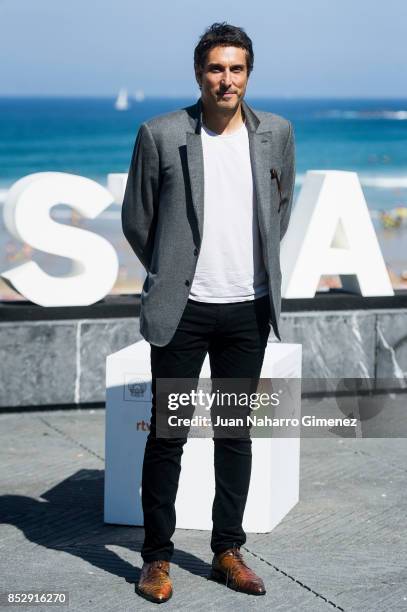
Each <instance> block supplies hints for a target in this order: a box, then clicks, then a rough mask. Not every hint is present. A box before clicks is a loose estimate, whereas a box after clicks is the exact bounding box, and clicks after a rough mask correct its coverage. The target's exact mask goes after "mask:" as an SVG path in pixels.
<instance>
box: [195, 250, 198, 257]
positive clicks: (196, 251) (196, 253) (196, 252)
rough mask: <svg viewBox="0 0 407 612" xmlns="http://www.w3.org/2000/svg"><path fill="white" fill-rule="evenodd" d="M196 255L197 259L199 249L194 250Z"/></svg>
mask: <svg viewBox="0 0 407 612" xmlns="http://www.w3.org/2000/svg"><path fill="white" fill-rule="evenodd" d="M194 255H195V257H196V256H197V255H198V249H194Z"/></svg>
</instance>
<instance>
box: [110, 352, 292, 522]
mask: <svg viewBox="0 0 407 612" xmlns="http://www.w3.org/2000/svg"><path fill="white" fill-rule="evenodd" d="M301 348H302V347H301V345H300V344H283V343H277V342H276V343H274V342H269V343H268V345H267V349H266V354H265V358H264V363H263V368H262V372H261V378H281V379H283V378H284V379H287V378H296V379H300V378H301V355H302V351H301ZM201 378H210V368H209V359H208V357H207V358H206V360H205V362H204V365H203V368H202V371H201ZM300 388H301V385H300V383H299V384H297V385H296V389H297V393H296V395H295V398H294V403H293V407H292V410H291V414H290V415H289V416H291V417H296V418H298V419H299V420H300V421H301V393H300ZM290 406H291V404H290ZM150 415H151V370H150V345H149V344H148V343H147V342H146V341H144V340H141V341H139V342H136V343H135V344H132V345H130V346H128V347H125V348H124V349H122V350H120V351H118V352H116V353H113V354H111V355H108V356H107V358H106V465H105V511H104V520H105V522H106V523H115V524H123V525H139V526H142V525H143V513H142V507H141V472H142V463H143V456H144V448H145V442H146V438H147V435H148V424H149V422H150ZM278 416H287V415H282V414H281V415H278ZM298 431H299V430H298ZM277 435H278V434H277ZM291 435H293V434H291ZM252 453H253V460H252V473H251V481H250V489H249V495H248V499H247V504H246V510H245V515H244V521H243V528H244V529H245V531H246V532H255V533H265V532H269V531H271V530H272V529H273V528H274V527H275V526H276V525H277V524H278V523H279V522H280V521H281V520H282V519H283V518H284V516H285V515H286V514H287V513H288V512H289V511H290V510H291V508H292V507H293V506H295V504H296V503H297V502H298V499H299V473H300V438H299V437H295V438H294V437H267V438H255V437H253V436H252ZM214 493H215V477H214V467H213V440H212V438H211V437H209V438H188V441H187V443H186V444H185V445H184V453H183V455H182V469H181V476H180V481H179V488H178V493H177V500H176V506H175V507H176V515H177V528H181V529H208V530H211V529H212V518H211V517H212V502H213V497H214Z"/></svg>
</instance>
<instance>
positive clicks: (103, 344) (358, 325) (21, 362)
mask: <svg viewBox="0 0 407 612" xmlns="http://www.w3.org/2000/svg"><path fill="white" fill-rule="evenodd" d="M280 330H281V337H282V339H283V342H296V343H300V344H302V346H303V378H304V379H307V381H306V388H307V391H311V392H312V391H318V390H319V388H320V385H319V384H318V379H329V378H370V379H373V384H374V386H375V388H376V389H378V390H381V389H382V390H385V389H390V388H396V389H403V388H407V308H400V309H375V310H337V311H335V310H329V311H323V310H319V311H306V312H286V313H283V314H282V315H281V322H280ZM140 338H141V336H140V333H139V319H138V317H137V316H130V317H129V316H125V317H122V316H120V317H117V318H114V317H109V318H90V319H56V320H55V319H54V320H30V321H23V320H15V321H4V322H1V321H0V364H1V366H0V408H3V409H5V408H13V407H20V406H21V407H24V406H25V407H29V406H38V407H40V406H51V405H52V406H55V405H70V404H88V403H101V402H104V400H105V364H106V356H107V355H108V354H110V353H114V352H115V351H118V350H120V349H122V348H124V347H125V346H128V345H129V344H132V343H133V342H136V341H137V340H140ZM313 381H314V382H313Z"/></svg>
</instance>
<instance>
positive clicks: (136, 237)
mask: <svg viewBox="0 0 407 612" xmlns="http://www.w3.org/2000/svg"><path fill="white" fill-rule="evenodd" d="M159 180H160V179H159V155H158V151H157V146H156V144H155V142H154V139H153V136H152V134H151V131H150V129H149V127H148V126H147V125H146V124H145V123H143V124H142V125H141V126H140V129H139V131H138V134H137V137H136V142H135V145H134V150H133V155H132V158H131V163H130V168H129V174H128V177H127V183H126V189H125V193H124V199H123V205H122V213H121V219H122V229H123V233H124V235H125V237H126V239H127V241H128V242H129V244H130V246H131V248H132V249H133V251H134V252H135V254H136V255H137V257H138V258H139V260H140V261H141V263H142V264H143V266H144V268H145V269H146V270H147V271H148V269H149V264H150V261H151V255H152V252H153V247H154V233H155V227H156V222H157V211H158V200H159V197H158V196H159Z"/></svg>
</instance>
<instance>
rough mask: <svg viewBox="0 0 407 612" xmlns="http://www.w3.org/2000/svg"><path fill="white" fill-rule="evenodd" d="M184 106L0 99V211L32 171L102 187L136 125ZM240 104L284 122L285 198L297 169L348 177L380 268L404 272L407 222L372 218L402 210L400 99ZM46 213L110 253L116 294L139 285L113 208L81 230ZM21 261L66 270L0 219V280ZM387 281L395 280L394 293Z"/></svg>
mask: <svg viewBox="0 0 407 612" xmlns="http://www.w3.org/2000/svg"><path fill="white" fill-rule="evenodd" d="M193 102H194V100H193V99H148V98H146V99H145V100H144V101H142V102H135V101H131V106H130V108H129V110H127V111H123V112H119V111H116V110H115V108H114V100H113V99H106V98H104V99H96V98H86V99H72V98H66V99H62V98H37V99H29V98H20V99H17V98H3V99H0V212H1V201H2V200H3V199H4V197H5V194H6V192H7V190H8V189H9V187H10V186H11V185H12V184H13V183H14V182H15V181H16V180H18V179H19V178H21V177H23V176H26V175H27V174H31V173H33V172H40V171H60V172H70V173H74V174H80V175H83V176H87V177H89V178H92V179H95V180H97V181H99V182H101V183H102V184H106V175H107V174H108V173H111V172H127V170H128V166H129V163H130V158H131V153H132V150H133V145H134V139H135V136H136V133H137V130H138V127H139V125H140V123H141V122H143V121H145V120H146V119H149V118H151V117H153V116H155V115H159V114H162V113H166V112H169V111H172V110H176V109H178V108H181V107H183V106H185V105H187V104H190V103H193ZM247 102H248V103H249V104H250V105H251V106H253V107H254V108H258V109H261V110H267V111H271V112H275V113H278V114H281V115H283V116H284V117H287V118H288V119H290V120H291V121H292V122H293V125H294V128H295V134H296V152H297V181H296V192H295V195H297V194H298V191H299V189H300V188H301V184H302V182H303V180H304V176H305V173H306V171H307V170H312V169H335V170H352V171H355V172H357V173H358V175H359V178H360V181H361V184H362V188H363V191H364V194H365V197H366V201H367V204H368V207H369V209H370V211H371V215H372V219H373V220H374V224H375V228H376V231H377V234H378V238H379V242H380V245H381V247H382V250H383V253H384V256H385V261H386V263H387V264H388V266H389V267H390V268H391V270H392V271H393V272H394V273H395V274H396V275H400V274H401V273H402V272H403V271H405V270H407V220H405V221H404V222H402V223H401V224H400V225H399V226H398V227H384V225H383V223H382V221H381V219H380V211H388V212H390V215H391V214H392V211H394V209H395V208H398V207H407V100H388V99H386V100H361V99H358V100H343V99H342V100H328V99H323V100H297V99H295V100H294V99H278V100H277V99H255V98H250V97H248V98H247ZM54 211H55V213H54V215H55V218H56V219H61V221H62V222H64V220H65V221H67V222H70V223H75V224H76V225H78V226H80V227H86V228H87V229H90V230H92V231H95V232H98V233H100V234H102V235H104V236H105V237H107V238H108V239H109V240H111V242H112V243H113V244H114V245H115V247H116V248H117V250H118V253H119V259H120V263H121V269H120V278H119V281H118V285H117V290H123V287H124V289H125V290H127V289H126V287H127V286H130V287H134V286H136V284H137V283H139V282H140V269H139V268H138V266H137V265H136V264H135V260H134V255H133V254H132V252H131V251H130V249H129V248H128V245H127V243H126V242H125V240H124V239H123V236H122V234H121V226H120V209H119V208H118V206H117V205H112V207H109V208H108V209H106V211H104V213H102V214H101V215H100V216H99V217H98V219H96V220H93V221H91V222H90V221H88V220H84V219H80V218H78V217H77V216H75V215H72V211H71V209H69V208H68V207H67V206H64V205H60V206H57V207H55V209H54ZM29 259H33V260H35V261H37V262H38V263H39V265H41V266H42V267H43V268H44V269H45V270H46V271H48V272H49V273H55V274H59V273H64V272H67V271H68V270H69V267H70V262H69V260H66V259H65V258H61V257H58V256H54V255H45V254H41V253H39V252H33V251H32V250H31V249H30V247H29V246H28V245H21V244H19V243H18V242H17V241H16V240H15V239H14V238H13V237H11V236H10V235H9V234H8V233H7V231H6V229H5V227H4V225H3V221H2V218H1V215H0V271H2V270H6V269H9V268H11V267H13V265H17V263H23V262H24V261H28V260H29ZM397 282H398V281H397V279H395V280H394V283H393V284H394V286H397ZM400 282H401V281H400ZM137 286H138V285H137ZM2 296H3V297H4V291H3V294H2V292H1V287H0V298H1V297H2ZM14 297H16V294H15V295H14Z"/></svg>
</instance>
